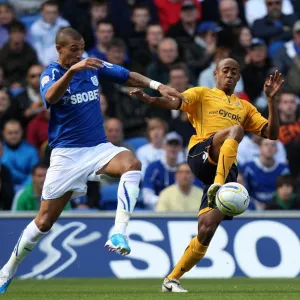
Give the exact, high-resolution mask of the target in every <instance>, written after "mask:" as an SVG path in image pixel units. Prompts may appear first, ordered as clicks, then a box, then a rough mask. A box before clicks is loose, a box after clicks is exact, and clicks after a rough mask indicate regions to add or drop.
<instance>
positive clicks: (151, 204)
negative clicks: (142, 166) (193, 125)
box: [142, 132, 182, 210]
mask: <svg viewBox="0 0 300 300" xmlns="http://www.w3.org/2000/svg"><path fill="white" fill-rule="evenodd" d="M164 149H165V155H163V156H162V157H161V158H160V159H159V160H156V161H154V162H152V163H150V164H149V165H148V166H147V168H146V172H145V176H144V180H143V183H142V186H143V187H142V193H143V198H144V203H145V205H146V206H147V208H149V209H152V210H154V209H155V207H156V204H157V200H158V197H159V194H160V192H161V191H162V190H163V189H164V188H166V187H168V186H170V185H171V184H174V183H175V171H176V169H177V165H178V163H179V162H178V155H179V153H180V152H182V138H181V136H180V135H178V134H177V133H176V132H170V133H168V134H167V135H166V137H165V140H164Z"/></svg>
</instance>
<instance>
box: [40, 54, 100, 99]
mask: <svg viewBox="0 0 300 300" xmlns="http://www.w3.org/2000/svg"><path fill="white" fill-rule="evenodd" d="M102 67H103V65H102V60H100V59H97V58H86V59H84V60H81V61H80V62H78V63H76V64H74V65H73V66H71V67H70V68H69V69H68V71H67V72H66V73H65V74H64V75H63V76H62V77H61V78H59V79H58V80H57V81H56V82H55V83H54V84H53V85H51V86H50V87H49V89H48V91H47V92H46V94H45V99H46V101H47V102H48V103H50V104H55V103H57V102H58V101H59V100H60V98H61V97H62V96H63V95H64V93H65V92H66V90H67V88H68V86H69V83H70V82H71V80H72V78H73V76H74V75H75V73H76V72H79V71H83V70H85V69H94V70H97V69H98V68H102ZM54 76H55V73H54ZM52 80H55V78H54V79H52Z"/></svg>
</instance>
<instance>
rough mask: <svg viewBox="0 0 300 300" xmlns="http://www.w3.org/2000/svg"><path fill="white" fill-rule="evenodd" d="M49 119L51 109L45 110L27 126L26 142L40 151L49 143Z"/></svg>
mask: <svg viewBox="0 0 300 300" xmlns="http://www.w3.org/2000/svg"><path fill="white" fill-rule="evenodd" d="M49 118H50V111H49V109H47V110H44V111H42V112H40V113H39V114H38V115H37V116H35V117H34V118H33V119H32V120H31V121H30V122H29V124H28V126H27V134H26V140H27V142H28V143H30V144H32V145H33V146H35V147H36V148H37V149H38V150H39V151H42V150H43V149H41V148H42V147H43V146H46V143H45V142H47V141H48V125H49Z"/></svg>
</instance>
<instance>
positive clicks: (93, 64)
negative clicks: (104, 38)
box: [70, 57, 104, 72]
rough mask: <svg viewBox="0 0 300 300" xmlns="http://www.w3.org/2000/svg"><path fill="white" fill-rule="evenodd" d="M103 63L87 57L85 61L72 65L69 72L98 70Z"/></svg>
mask: <svg viewBox="0 0 300 300" xmlns="http://www.w3.org/2000/svg"><path fill="white" fill-rule="evenodd" d="M103 67H104V66H103V62H102V60H101V59H98V58H92V57H88V58H86V59H83V60H81V61H80V62H78V63H76V64H75V65H73V66H72V67H71V68H70V70H72V71H75V72H79V71H83V70H86V69H93V70H97V69H99V68H103Z"/></svg>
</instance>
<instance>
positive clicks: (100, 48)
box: [88, 20, 114, 60]
mask: <svg viewBox="0 0 300 300" xmlns="http://www.w3.org/2000/svg"><path fill="white" fill-rule="evenodd" d="M96 37H97V43H96V45H95V47H94V48H92V49H90V50H89V51H88V55H89V57H96V58H99V59H102V60H107V50H108V47H109V44H110V43H111V41H112V40H113V38H114V26H113V24H112V23H111V22H109V21H105V20H104V21H100V22H98V23H97V29H96Z"/></svg>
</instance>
